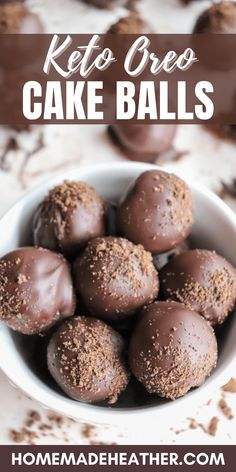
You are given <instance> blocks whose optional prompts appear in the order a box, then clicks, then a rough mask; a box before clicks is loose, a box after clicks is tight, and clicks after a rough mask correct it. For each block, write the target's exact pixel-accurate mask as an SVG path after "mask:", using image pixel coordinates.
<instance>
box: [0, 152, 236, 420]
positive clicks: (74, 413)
mask: <svg viewBox="0 0 236 472" xmlns="http://www.w3.org/2000/svg"><path fill="white" fill-rule="evenodd" d="M152 169H159V170H162V171H164V172H173V170H172V169H169V168H168V166H165V167H164V168H163V167H160V166H157V165H155V164H146V163H139V162H122V161H118V162H112V163H100V164H96V165H88V166H81V167H80V166H76V167H73V168H70V169H67V170H65V171H64V172H58V173H56V174H54V175H53V176H51V177H49V178H47V179H45V180H44V181H43V182H42V183H41V184H39V185H37V186H35V187H34V188H33V189H30V190H28V191H27V192H25V193H24V195H23V196H22V197H20V198H19V199H18V200H17V201H16V202H15V203H14V204H13V205H12V206H11V207H10V208H9V209H8V210H7V211H6V212H5V213H4V215H3V216H2V217H1V218H0V224H3V223H4V219H5V218H7V217H9V216H10V214H11V213H14V212H15V211H17V208H18V207H21V206H22V205H24V203H26V202H28V201H29V200H30V199H32V198H34V196H37V194H38V193H39V192H40V191H43V189H44V188H45V187H46V188H47V187H48V186H49V185H50V186H51V185H52V186H53V185H55V184H56V183H57V182H58V181H60V180H61V181H63V180H64V179H66V178H69V179H73V172H75V171H76V173H77V175H76V176H75V177H74V178H76V179H79V178H80V177H79V174H80V173H81V178H82V179H83V178H85V177H83V175H85V174H87V175H88V174H89V173H90V174H91V175H92V174H93V175H96V176H98V175H99V173H100V175H101V174H103V173H104V172H109V171H111V172H114V171H119V170H122V171H125V170H130V171H131V170H134V171H138V172H139V171H140V173H141V172H142V171H143V172H144V171H146V170H152ZM176 175H178V176H180V177H181V172H178V170H177V172H176ZM187 184H188V185H189V186H190V188H191V189H193V190H196V191H197V192H198V193H200V194H201V195H202V196H203V197H206V198H207V199H208V200H209V201H210V203H211V204H213V205H214V206H215V207H218V209H219V210H220V211H221V212H224V214H225V217H226V218H227V219H228V220H229V221H230V223H231V225H232V226H233V227H234V228H235V235H236V214H235V213H234V212H233V210H231V209H230V208H229V207H228V206H227V205H226V203H224V201H223V200H221V199H220V198H219V197H218V196H217V195H216V194H214V193H213V192H212V191H211V190H209V189H208V188H207V187H205V186H204V185H202V184H200V183H196V182H193V181H192V180H191V179H188V181H187ZM7 333H8V336H9V335H10V330H9V329H8V328H7V327H5V326H3V324H2V322H0V341H3V342H0V353H1V355H0V369H1V370H2V371H3V372H4V373H5V374H6V376H7V377H8V379H9V380H10V381H11V382H12V383H13V384H14V385H15V386H17V387H18V388H19V389H20V390H22V391H23V392H24V393H25V394H26V395H29V396H30V397H31V398H33V399H35V400H36V401H38V402H39V403H40V404H42V405H43V406H45V407H46V408H50V409H52V410H54V411H57V412H58V413H60V414H62V415H65V416H68V417H71V418H74V419H76V420H79V421H82V422H90V423H96V424H114V425H122V426H124V425H125V424H126V422H127V421H129V420H130V422H131V423H130V424H132V425H134V422H135V421H137V422H140V421H142V422H145V421H147V422H149V421H150V420H151V419H153V420H154V418H155V417H158V419H159V420H160V419H162V418H163V419H164V418H165V419H166V416H167V415H168V416H170V415H173V416H174V417H175V418H176V416H178V415H179V416H182V415H183V412H184V415H185V413H186V416H187V411H188V410H190V409H192V406H193V401H194V400H196V399H197V404H198V405H200V403H201V402H204V401H205V400H206V396H209V395H210V394H211V392H213V391H214V390H216V389H217V388H219V387H221V386H222V385H223V384H224V383H226V382H227V381H228V380H229V378H230V377H231V376H232V372H233V368H235V366H236V355H234V356H232V359H230V360H229V362H228V364H227V366H226V367H225V368H224V372H219V374H218V375H217V374H216V375H215V377H214V378H213V379H211V378H209V379H208V382H207V383H205V384H203V385H202V386H201V387H200V388H198V389H193V390H191V391H190V392H189V393H188V395H186V396H184V397H181V398H179V399H177V400H175V401H174V402H171V401H169V402H166V403H163V404H161V405H148V406H141V407H137V408H135V407H132V408H119V409H118V408H117V409H113V408H109V407H101V406H97V405H93V404H87V403H82V402H77V401H75V400H72V399H70V398H69V397H68V398H67V397H65V396H64V394H63V393H62V394H61V393H58V392H56V391H53V390H52V389H51V388H50V387H48V386H47V385H43V381H42V380H41V379H40V382H41V383H42V386H41V385H40V384H36V383H35V382H34V380H33V375H32V378H31V377H30V376H29V375H28V374H27V371H25V374H24V382H22V379H19V375H18V374H19V371H18V369H17V366H16V367H15V370H14V371H12V370H11V372H9V369H8V359H7V357H8V356H6V355H3V353H4V351H5V350H6V351H7V349H10V348H9V346H7V335H6V334H7ZM4 340H5V343H4ZM5 354H6V352H5ZM12 355H13V353H12ZM22 368H23V367H22ZM24 369H25V367H24ZM25 370H26V369H25ZM34 375H35V374H34ZM45 387H46V388H45Z"/></svg>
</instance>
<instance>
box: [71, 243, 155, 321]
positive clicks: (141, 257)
mask: <svg viewBox="0 0 236 472" xmlns="http://www.w3.org/2000/svg"><path fill="white" fill-rule="evenodd" d="M74 278H75V280H74V283H75V288H76V290H77V291H78V293H79V294H80V295H81V297H82V299H83V301H84V303H85V305H86V307H87V308H88V310H89V311H90V313H91V314H92V315H96V316H98V317H99V318H103V319H105V320H117V321H120V320H121V319H123V318H126V317H128V316H130V315H133V314H134V313H135V312H136V311H137V310H138V309H139V308H141V307H142V306H143V305H144V304H146V303H150V302H152V301H153V300H154V299H155V298H156V297H157V294H158V289H159V281H158V275H157V272H156V270H155V267H154V265H153V262H152V256H151V254H150V253H149V252H147V251H145V249H144V248H143V246H141V245H138V246H136V245H135V244H133V243H131V242H130V241H127V240H126V239H123V238H116V237H112V236H108V237H106V238H96V239H93V240H92V241H90V242H89V244H88V245H87V247H86V249H85V250H84V252H83V254H82V255H81V256H80V257H79V258H78V259H77V261H76V262H75V265H74Z"/></svg>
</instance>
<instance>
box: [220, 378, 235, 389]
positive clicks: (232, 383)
mask: <svg viewBox="0 0 236 472" xmlns="http://www.w3.org/2000/svg"><path fill="white" fill-rule="evenodd" d="M222 390H223V391H224V392H229V393H236V379H234V378H233V377H231V379H230V380H229V381H228V382H227V384H225V385H223V387H222Z"/></svg>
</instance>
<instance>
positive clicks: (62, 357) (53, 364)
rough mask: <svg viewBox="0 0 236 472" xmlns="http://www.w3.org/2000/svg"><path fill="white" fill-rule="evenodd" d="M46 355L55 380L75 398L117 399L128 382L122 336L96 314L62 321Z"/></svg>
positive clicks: (97, 400)
mask: <svg viewBox="0 0 236 472" xmlns="http://www.w3.org/2000/svg"><path fill="white" fill-rule="evenodd" d="M47 359H48V368H49V371H50V373H51V375H52V376H53V378H54V379H55V381H56V382H57V383H58V385H59V386H60V387H61V389H62V390H64V392H66V393H67V395H68V396H69V397H71V398H73V399H75V400H79V401H83V402H89V403H91V402H99V401H102V400H108V403H115V402H116V401H117V399H118V396H119V395H120V393H121V392H122V391H123V390H124V389H125V388H126V386H127V384H128V382H129V372H128V370H127V366H126V362H125V357H124V342H123V339H122V337H121V336H120V334H119V333H117V332H116V331H114V330H113V329H112V328H111V327H110V326H108V325H107V324H105V323H104V322H103V321H101V320H97V319H95V318H86V317H84V316H78V317H75V318H71V319H70V320H68V321H66V322H65V323H63V324H62V325H61V326H60V327H59V329H58V330H57V331H56V332H55V333H54V334H53V336H52V338H51V340H50V342H49V345H48V353H47Z"/></svg>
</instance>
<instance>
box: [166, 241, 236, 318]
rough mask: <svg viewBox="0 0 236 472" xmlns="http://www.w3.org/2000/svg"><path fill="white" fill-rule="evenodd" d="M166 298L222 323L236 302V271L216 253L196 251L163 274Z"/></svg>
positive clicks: (177, 259)
mask: <svg viewBox="0 0 236 472" xmlns="http://www.w3.org/2000/svg"><path fill="white" fill-rule="evenodd" d="M160 280H161V289H162V294H163V296H164V297H166V298H169V299H172V300H176V301H178V302H181V303H184V304H185V305H186V306H187V307H188V308H190V309H192V310H195V311H197V312H199V313H200V314H201V315H203V316H204V318H206V320H208V321H210V323H211V324H212V325H216V324H221V323H223V321H224V320H225V318H226V317H227V315H228V313H229V311H230V310H232V309H233V307H234V305H235V302H236V270H235V268H234V267H233V266H232V265H231V264H230V263H229V262H228V261H226V260H225V259H224V258H223V257H221V256H219V255H218V254H216V253H215V252H214V251H207V250H203V249H193V250H191V251H186V252H184V253H182V254H180V255H178V256H176V257H174V258H173V259H172V260H171V261H170V262H169V263H168V264H167V265H166V266H165V267H164V268H163V269H162V270H161V272H160Z"/></svg>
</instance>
